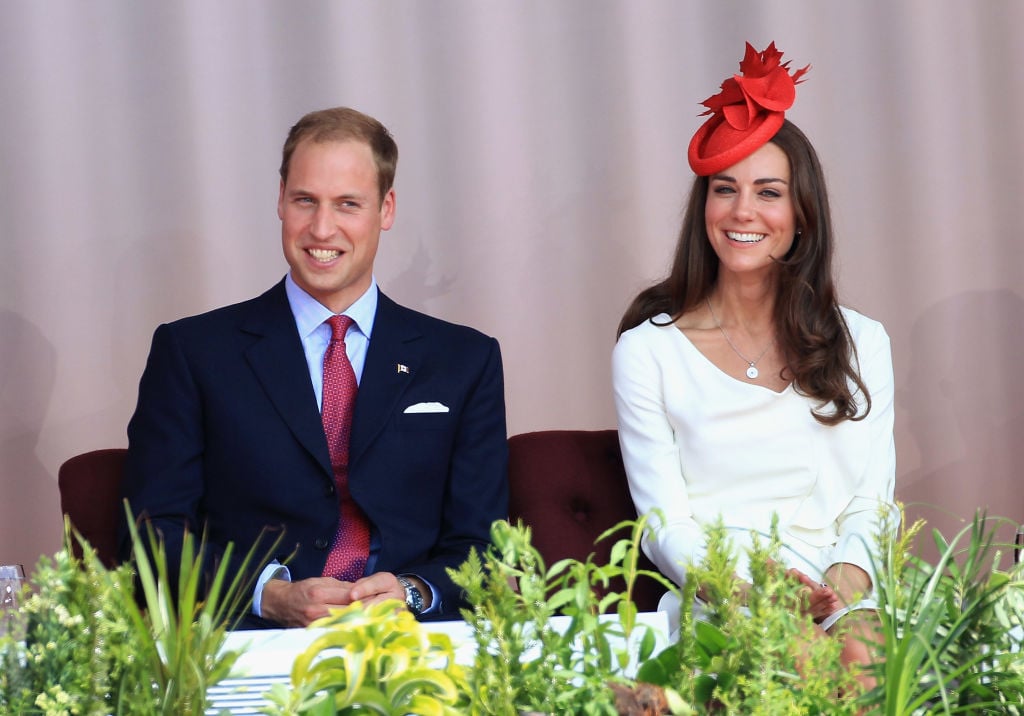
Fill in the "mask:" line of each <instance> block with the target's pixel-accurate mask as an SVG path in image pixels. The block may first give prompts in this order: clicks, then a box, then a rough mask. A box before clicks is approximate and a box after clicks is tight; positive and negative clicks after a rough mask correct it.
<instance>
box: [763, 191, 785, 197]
mask: <svg viewBox="0 0 1024 716" xmlns="http://www.w3.org/2000/svg"><path fill="white" fill-rule="evenodd" d="M761 196H766V197H768V198H769V199H778V198H779V197H780V196H782V194H781V193H779V192H778V191H776V190H775V189H765V190H764V191H762V192H761Z"/></svg>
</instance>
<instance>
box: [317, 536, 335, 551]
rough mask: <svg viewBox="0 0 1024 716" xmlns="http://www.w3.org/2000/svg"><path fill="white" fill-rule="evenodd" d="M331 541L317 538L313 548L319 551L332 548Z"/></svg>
mask: <svg viewBox="0 0 1024 716" xmlns="http://www.w3.org/2000/svg"><path fill="white" fill-rule="evenodd" d="M330 544H331V543H330V541H329V540H328V539H326V538H324V537H317V538H316V540H315V541H314V542H313V546H314V547H316V548H317V549H327V548H328V547H329V546H330Z"/></svg>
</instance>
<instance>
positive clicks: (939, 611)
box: [868, 514, 1024, 716]
mask: <svg viewBox="0 0 1024 716" xmlns="http://www.w3.org/2000/svg"><path fill="white" fill-rule="evenodd" d="M1005 522H1006V520H1000V519H993V518H987V517H986V516H985V515H984V514H976V515H975V516H974V518H973V520H971V522H970V523H968V524H966V525H965V526H964V527H963V528H962V529H961V530H960V531H958V532H957V533H956V534H955V535H953V537H952V539H949V540H947V539H946V538H945V537H943V536H942V535H941V534H940V533H939V532H938V531H934V532H933V539H934V541H935V545H936V547H937V548H938V553H939V558H938V560H937V561H936V563H935V564H934V565H933V564H929V563H928V562H926V561H924V560H922V559H920V558H918V557H916V556H914V555H913V554H911V552H910V548H911V546H912V544H913V542H914V539H915V538H916V537H917V536H918V534H919V533H920V532H921V530H922V528H923V526H924V524H923V522H921V521H918V522H916V523H914V524H913V525H911V526H910V527H908V528H906V529H905V530H903V531H902V532H900V533H895V532H894V531H886V530H883V531H882V535H883V538H882V540H881V555H882V564H881V569H879V570H876V571H878V573H879V576H878V581H879V584H878V595H879V603H880V615H881V618H882V623H883V634H884V636H885V660H884V663H883V664H881V667H880V671H879V684H878V687H877V689H875V690H874V691H873V692H872V693H871V694H869V695H868V698H869V703H870V706H871V708H872V709H873V710H872V713H879V714H884V715H885V716H904V715H907V716H909V715H910V714H1021V713H1024V656H1022V655H1021V653H1020V651H1019V649H1020V638H1021V635H1020V629H1021V625H1022V618H1024V581H1022V576H1024V575H1022V571H1021V567H1020V566H1015V565H1012V564H1010V565H1009V567H1008V569H1001V568H1000V566H1001V562H1003V561H1004V560H1006V561H1010V560H1008V559H1006V554H1007V553H1008V552H1009V551H1010V549H1011V548H1012V546H1011V545H1004V544H1000V543H999V542H998V541H997V540H996V532H997V528H998V527H999V525H1000V524H1004V523H1005Z"/></svg>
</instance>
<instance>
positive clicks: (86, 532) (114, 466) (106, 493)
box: [57, 448, 128, 567]
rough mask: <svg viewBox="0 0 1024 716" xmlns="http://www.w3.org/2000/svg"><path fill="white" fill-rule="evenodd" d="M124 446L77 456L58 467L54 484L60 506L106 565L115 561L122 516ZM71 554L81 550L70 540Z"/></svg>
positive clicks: (110, 564) (112, 564) (116, 561)
mask: <svg viewBox="0 0 1024 716" xmlns="http://www.w3.org/2000/svg"><path fill="white" fill-rule="evenodd" d="M127 452H128V451H127V450H125V449H124V448H105V449H102V450H93V451H91V452H86V453H82V454H81V455H76V456H74V457H72V458H70V459H68V460H67V461H65V462H64V464H63V465H61V466H60V469H59V470H58V472H57V486H58V488H59V489H60V508H61V510H62V511H63V512H64V514H66V515H68V517H70V519H71V525H72V526H73V527H74V528H75V529H76V530H78V531H79V532H80V533H81V534H82V536H83V537H85V539H86V540H87V541H88V542H89V544H90V545H92V547H93V548H94V549H95V550H96V553H97V554H98V555H99V558H100V560H101V561H102V562H103V564H104V565H106V566H107V567H113V566H115V565H116V564H117V563H118V561H119V560H118V557H117V553H118V549H117V527H118V522H119V520H120V519H121V510H122V509H123V508H122V506H121V497H120V488H121V473H122V471H123V470H124V458H125V455H126V454H127ZM71 547H72V551H73V553H74V554H75V555H76V556H78V557H81V554H82V550H81V548H80V546H79V545H78V543H77V542H75V541H74V540H72V545H71Z"/></svg>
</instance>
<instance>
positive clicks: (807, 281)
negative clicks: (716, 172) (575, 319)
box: [617, 120, 871, 425]
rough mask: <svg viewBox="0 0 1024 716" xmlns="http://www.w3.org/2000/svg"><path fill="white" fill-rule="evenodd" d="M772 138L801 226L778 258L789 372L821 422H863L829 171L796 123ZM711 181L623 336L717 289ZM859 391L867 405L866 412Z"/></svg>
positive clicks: (698, 192)
mask: <svg viewBox="0 0 1024 716" xmlns="http://www.w3.org/2000/svg"><path fill="white" fill-rule="evenodd" d="M771 141H772V143H774V144H775V145H777V146H778V147H779V148H780V149H782V151H783V152H785V154H786V156H787V157H788V158H789V166H790V186H791V188H792V197H793V213H794V219H795V222H796V227H797V236H796V238H795V239H794V241H793V246H792V247H791V248H790V250H789V253H787V254H786V256H784V257H783V258H781V259H778V260H777V261H776V264H777V266H778V276H777V278H778V280H777V282H776V290H777V294H776V298H775V331H776V337H775V338H776V341H777V343H778V345H779V348H780V349H781V350H782V353H783V356H784V357H785V360H786V367H785V368H783V371H782V373H783V377H784V378H785V379H787V380H792V381H793V384H794V388H795V389H796V390H797V391H798V392H800V393H801V394H802V395H806V396H808V397H810V398H812V399H814V400H816V401H818V402H819V405H818V407H817V408H814V409H812V411H811V412H812V413H813V415H814V417H815V419H816V420H818V421H819V422H820V423H823V424H825V425H837V424H838V423H841V422H842V421H844V420H862V419H864V418H865V417H866V416H867V414H868V412H870V410H871V395H870V393H869V392H868V389H867V386H866V385H865V384H864V381H863V380H862V379H861V376H860V372H859V370H858V368H857V353H856V348H855V346H854V344H853V339H852V337H851V336H850V329H849V327H848V326H847V325H846V321H845V320H844V319H843V315H842V313H841V311H840V310H839V301H838V298H837V296H836V288H835V280H834V278H833V274H832V254H833V234H832V217H831V214H830V212H829V206H828V194H827V192H826V189H825V175H824V172H823V171H822V169H821V163H820V162H819V161H818V155H817V153H816V152H815V151H814V147H813V146H811V143H810V141H809V140H808V139H807V137H806V136H805V135H804V133H803V132H801V131H800V129H799V128H798V127H797V126H796V125H795V124H793V123H792V122H790V121H789V120H786V121H785V122H784V123H783V125H782V127H781V128H780V129H779V131H778V132H777V133H776V134H775V136H774V137H773V138H772V139H771ZM708 185H709V181H708V178H707V177H696V178H695V179H694V182H693V188H692V189H691V190H690V198H689V201H688V202H687V206H686V212H685V214H684V215H683V225H682V228H681V229H680V231H679V240H678V243H677V244H676V251H675V257H674V259H673V261H672V269H671V271H670V273H669V275H668V278H666V279H664V280H663V281H661V282H659V283H657V284H655V285H654V286H651V287H650V288H647V289H645V290H643V291H641V292H640V294H639V295H637V297H636V298H634V299H633V301H632V303H630V305H629V307H628V308H627V309H626V312H625V314H624V315H623V316H622V320H621V321H620V322H619V328H618V333H617V335H622V333H623V332H624V331H627V330H629V329H630V328H633V327H634V326H638V325H640V324H641V323H643V322H644V321H647V320H651V319H653V318H654V317H655V316H657V315H658V314H661V313H666V314H668V315H669V316H670V317H671V320H672V321H675V320H676V319H677V318H679V316H681V315H683V314H684V313H686V312H687V311H689V310H692V309H693V308H695V307H696V306H698V305H699V304H700V303H701V302H702V301H704V300H705V299H706V298H707V297H708V296H709V295H710V294H711V291H712V289H713V288H714V285H715V282H716V281H717V280H718V256H717V255H716V254H715V252H714V250H713V249H712V247H711V243H710V241H709V239H708V235H707V228H706V226H705V222H704V205H705V202H706V201H707V196H708ZM851 384H852V385H853V386H854V389H851ZM858 392H859V393H861V394H862V395H863V397H864V402H865V409H864V411H863V412H862V413H860V414H858V411H857V402H856V400H855V395H856V393H858ZM829 406H832V409H831V410H830V409H829Z"/></svg>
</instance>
